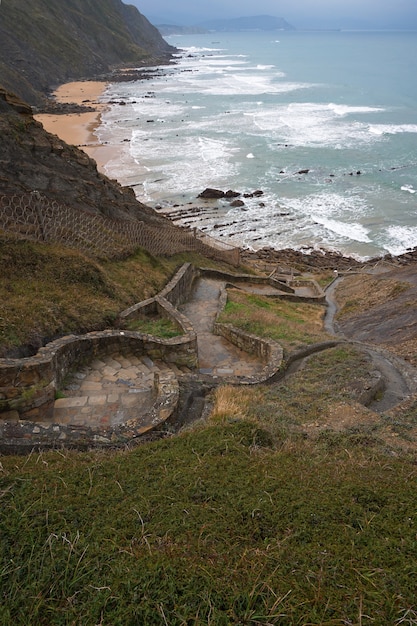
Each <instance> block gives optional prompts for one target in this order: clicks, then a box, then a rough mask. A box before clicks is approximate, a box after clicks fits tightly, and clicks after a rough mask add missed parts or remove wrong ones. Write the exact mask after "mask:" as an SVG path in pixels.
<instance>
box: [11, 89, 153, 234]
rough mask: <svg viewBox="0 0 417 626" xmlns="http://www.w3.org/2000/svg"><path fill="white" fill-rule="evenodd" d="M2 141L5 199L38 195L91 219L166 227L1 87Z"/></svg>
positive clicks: (126, 190)
mask: <svg viewBox="0 0 417 626" xmlns="http://www.w3.org/2000/svg"><path fill="white" fill-rule="evenodd" d="M0 137H1V141H0V196H3V195H12V194H22V193H27V192H31V191H33V190H37V191H39V192H41V193H42V194H44V195H45V196H47V197H48V198H50V199H51V200H56V201H57V202H59V203H60V204H67V205H70V206H72V207H75V208H79V209H82V210H84V211H88V212H90V213H101V214H104V215H106V216H108V217H112V218H120V217H124V218H126V217H133V218H138V219H140V220H142V221H146V222H151V223H158V225H159V224H162V223H165V220H163V218H162V217H159V216H158V215H157V214H156V213H155V212H154V211H153V210H152V209H150V208H149V207H147V206H145V205H143V204H141V203H140V202H138V201H137V200H136V198H135V194H134V192H133V191H132V190H131V189H130V188H127V187H122V186H121V185H119V184H118V183H117V182H115V181H112V180H110V179H108V178H107V177H106V176H103V175H102V174H100V173H99V172H98V171H97V166H96V163H95V161H93V160H92V159H90V158H89V157H88V155H87V154H86V153H85V152H83V151H82V150H79V149H78V148H75V147H74V146H69V145H67V144H66V143H64V142H63V141H61V140H60V139H59V138H58V137H57V136H56V135H51V134H50V133H47V132H46V131H45V130H44V128H43V126H42V124H40V123H39V122H36V121H35V120H34V118H33V116H32V111H31V108H30V107H29V106H28V105H27V104H25V103H24V102H22V101H21V100H20V99H19V98H17V97H16V96H14V95H12V94H10V93H8V92H7V91H6V90H5V89H2V88H1V87H0Z"/></svg>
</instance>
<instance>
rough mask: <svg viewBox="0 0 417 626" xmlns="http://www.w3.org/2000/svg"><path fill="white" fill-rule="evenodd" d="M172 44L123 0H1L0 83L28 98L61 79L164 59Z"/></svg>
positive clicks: (31, 99) (37, 101) (34, 101)
mask: <svg viewBox="0 0 417 626" xmlns="http://www.w3.org/2000/svg"><path fill="white" fill-rule="evenodd" d="M172 50H173V49H172V48H171V46H169V45H168V44H167V43H166V42H165V40H164V39H163V38H162V37H161V36H160V34H159V32H158V31H157V29H156V28H155V27H154V26H152V25H151V24H150V23H149V22H148V20H147V19H146V18H145V17H144V16H143V15H141V14H140V13H139V11H138V10H137V9H136V8H135V7H133V6H127V5H126V4H124V3H123V2H121V0H65V2H62V1H61V0H31V1H30V2H27V1H26V0H7V1H6V2H2V3H1V4H0V84H3V86H4V87H6V89H8V90H10V91H13V92H15V93H17V94H18V95H19V96H20V97H21V98H23V99H24V100H26V101H27V102H29V103H30V104H41V103H42V96H41V94H44V93H46V92H47V91H48V90H49V88H50V87H51V86H53V85H57V84H59V83H63V82H67V81H69V80H72V79H77V78H81V77H91V76H95V75H97V74H103V73H107V72H109V71H110V70H111V69H112V68H113V67H115V66H120V65H132V64H133V65H136V66H138V65H139V66H140V65H144V64H149V63H156V62H160V61H162V60H163V59H167V58H168V56H169V54H170V52H171V51H172Z"/></svg>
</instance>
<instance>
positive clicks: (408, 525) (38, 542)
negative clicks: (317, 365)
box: [0, 355, 417, 626]
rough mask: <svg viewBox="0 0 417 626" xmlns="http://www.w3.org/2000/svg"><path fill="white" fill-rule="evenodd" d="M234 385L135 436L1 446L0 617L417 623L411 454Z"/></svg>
mask: <svg viewBox="0 0 417 626" xmlns="http://www.w3.org/2000/svg"><path fill="white" fill-rule="evenodd" d="M350 358H353V359H354V355H351V357H349V358H348V360H347V362H348V363H351V364H352V365H353V364H354V363H355V362H356V361H355V360H353V361H350V360H349V359H350ZM339 361H340V358H339ZM334 365H335V362H334V359H333V360H330V361H329V363H328V367H330V368H331V369H330V371H332V370H333V368H334ZM313 369H314V368H313ZM322 373H323V371H322ZM328 373H329V370H328ZM318 380H319V378H317V381H316V382H317V384H318ZM297 384H298V387H300V385H301V377H300V380H299V381H298V383H297ZM296 389H297V386H295V387H294V391H295V390H296ZM306 392H307V390H306ZM316 392H317V395H318V394H319V389H318V388H317V390H316ZM234 393H235V396H234V397H233V401H232V400H231V398H232V397H231V396H230V395H229V399H228V401H227V404H226V405H225V404H224V399H223V409H221V407H218V406H217V407H216V409H215V412H214V414H213V418H212V419H210V420H209V421H208V422H206V423H204V424H200V425H197V426H195V427H194V428H189V429H188V431H184V432H183V433H182V434H180V435H178V436H176V437H173V438H168V439H165V440H161V441H158V442H154V443H148V444H145V445H143V446H141V447H139V448H137V449H134V450H130V451H125V452H114V453H83V454H81V453H75V452H69V451H56V452H49V453H44V454H35V453H34V454H32V455H30V457H27V458H14V457H4V458H2V461H1V463H2V465H1V473H0V495H1V500H2V516H1V519H0V542H1V551H2V558H1V565H0V576H1V589H2V603H1V605H0V622H1V623H4V624H8V623H15V624H17V625H20V624H22V625H23V624H25V626H26V625H28V624H33V625H35V624H36V625H45V626H50V625H61V624H68V625H69V624H80V625H81V624H82V625H83V626H84V625H87V626H90V625H91V626H92V625H96V624H120V625H122V624H123V625H124V624H147V625H157V626H164V625H165V624H170V625H173V626H177V625H178V626H180V625H181V626H182V625H186V624H195V625H196V626H197V625H201V626H203V625H207V624H212V625H216V626H217V625H222V624H224V625H225V626H226V625H229V624H236V625H238V624H240V625H242V624H248V625H249V624H254V625H255V624H273V625H275V624H288V625H290V624H291V625H293V624H294V625H296V624H299V625H306V624H321V625H324V624H329V625H330V624H374V623H376V624H414V623H416V620H417V604H416V600H415V599H416V595H417V583H416V577H415V572H414V569H415V568H414V554H415V547H416V546H415V542H416V539H415V537H416V530H417V529H416V523H417V522H416V518H415V481H416V478H417V474H416V472H417V470H416V468H415V463H414V460H413V457H411V456H410V457H409V456H407V455H406V454H402V455H396V454H393V453H392V451H391V450H390V449H389V448H387V447H386V446H385V445H383V443H381V442H379V441H378V439H377V438H376V437H372V435H370V434H369V433H367V432H360V429H359V430H358V429H356V430H352V431H351V432H345V433H343V434H341V433H339V434H337V433H334V432H333V433H332V432H330V431H329V430H325V431H323V432H322V433H321V434H320V436H318V437H317V438H316V439H311V438H310V437H309V436H308V434H306V432H304V431H305V430H306V429H305V427H304V428H303V429H301V430H298V431H297V430H294V421H295V418H294V411H295V409H294V406H292V407H291V402H290V395H289V393H288V394H286V395H285V394H284V398H281V394H280V393H279V391H278V390H272V389H271V390H270V391H269V393H268V392H267V388H264V389H262V390H261V391H259V392H258V391H254V392H253V393H254V396H253V398H251V394H252V392H250V391H248V390H246V391H245V393H244V394H243V395H242V393H241V390H237V389H235V390H234ZM262 393H266V394H267V395H266V397H265V406H264V408H263V409H262V408H261V407H260V406H259V398H261V397H262ZM340 393H341V394H342V396H344V391H343V385H340ZM242 398H244V399H243V402H242ZM237 404H240V406H241V409H239V408H236V406H237ZM278 406H280V409H281V410H280V412H279V413H278V411H277V407H278ZM296 412H298V413H297V414H298V417H297V419H298V421H299V422H301V420H306V419H313V418H314V410H313V409H311V411H310V412H309V417H308V416H306V415H302V410H301V407H298V408H297V409H296ZM286 415H288V418H286ZM274 416H276V419H275V417H274ZM275 422H276V423H275Z"/></svg>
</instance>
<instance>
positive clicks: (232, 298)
mask: <svg viewBox="0 0 417 626" xmlns="http://www.w3.org/2000/svg"><path fill="white" fill-rule="evenodd" d="M323 314H324V308H323V306H321V305H318V304H306V303H298V302H288V301H286V300H274V299H271V298H267V297H266V296H260V295H253V294H246V293H244V292H242V291H240V290H236V289H229V290H228V301H227V303H226V306H225V308H224V310H223V312H222V314H221V315H220V318H219V322H222V323H226V324H233V326H236V327H237V328H241V329H243V330H245V331H247V332H249V333H253V334H255V335H258V336H259V337H267V338H270V339H275V340H276V341H278V342H279V343H281V345H282V346H283V348H284V350H286V351H287V352H291V351H293V350H295V349H298V348H300V347H302V346H305V345H310V344H312V343H316V342H319V341H325V340H326V339H328V338H329V336H328V335H327V334H326V333H325V332H324V331H323Z"/></svg>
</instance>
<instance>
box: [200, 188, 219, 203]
mask: <svg viewBox="0 0 417 626" xmlns="http://www.w3.org/2000/svg"><path fill="white" fill-rule="evenodd" d="M224 196H225V193H224V191H222V190H221V189H212V188H210V187H207V188H206V189H205V190H204V191H202V192H201V193H200V194H198V196H197V197H198V198H205V199H206V200H218V199H220V198H224Z"/></svg>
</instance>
